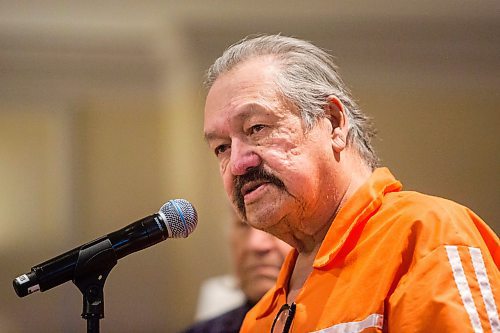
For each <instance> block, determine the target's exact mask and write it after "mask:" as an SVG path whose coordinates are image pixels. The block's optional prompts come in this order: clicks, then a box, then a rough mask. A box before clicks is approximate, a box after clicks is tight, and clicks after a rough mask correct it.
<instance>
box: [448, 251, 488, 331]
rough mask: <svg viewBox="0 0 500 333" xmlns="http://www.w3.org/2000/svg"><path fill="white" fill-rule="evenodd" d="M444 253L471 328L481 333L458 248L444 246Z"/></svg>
mask: <svg viewBox="0 0 500 333" xmlns="http://www.w3.org/2000/svg"><path fill="white" fill-rule="evenodd" d="M445 248H446V253H447V254H448V260H449V261H450V265H451V269H452V271H453V278H454V279H455V283H456V285H457V288H458V292H459V293H460V297H461V298H462V302H463V303H464V307H465V310H466V311H467V314H468V315H469V319H470V322H471V324H472V328H473V329H474V332H476V333H482V332H483V328H482V327H481V321H480V320H479V314H478V313H477V309H476V305H475V304H474V299H473V298H472V293H471V291H470V288H469V284H468V283H467V278H466V277H465V272H464V268H463V266H462V261H461V260H460V254H459V253H458V247H457V246H454V245H446V246H445Z"/></svg>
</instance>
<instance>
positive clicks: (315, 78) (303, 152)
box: [204, 35, 500, 333]
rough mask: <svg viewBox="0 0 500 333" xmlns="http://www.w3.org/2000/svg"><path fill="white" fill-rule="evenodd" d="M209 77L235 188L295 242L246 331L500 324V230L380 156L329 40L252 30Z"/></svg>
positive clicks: (257, 221) (498, 327) (209, 114)
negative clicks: (408, 180)
mask: <svg viewBox="0 0 500 333" xmlns="http://www.w3.org/2000/svg"><path fill="white" fill-rule="evenodd" d="M206 84H207V86H208V89H209V91H208V95H207V98H206V103H205V121H204V131H205V138H206V140H207V142H208V145H209V147H210V149H211V150H212V151H213V152H214V154H215V155H216V156H217V159H218V162H219V168H220V174H221V177H222V181H223V185H224V189H225V191H226V193H227V195H228V198H229V199H230V200H231V202H232V204H233V206H234V208H235V209H236V210H237V212H238V214H239V215H240V217H241V219H242V220H243V221H245V222H247V223H248V224H250V225H251V226H253V227H255V228H257V229H260V230H264V231H267V232H269V233H271V234H273V235H275V236H276V237H278V238H280V239H282V240H284V241H286V242H287V243H288V244H290V245H291V246H293V247H294V250H293V251H291V252H290V254H289V255H288V256H287V258H286V259H285V262H284V263H283V266H282V270H281V272H280V275H279V276H278V279H277V282H276V285H275V286H274V287H273V288H272V289H271V290H270V291H269V292H268V293H266V294H265V295H264V297H263V298H262V299H261V300H260V301H259V302H258V303H257V304H256V305H255V306H254V307H253V308H252V309H251V310H250V311H249V312H248V313H247V315H246V317H245V320H244V322H243V324H242V328H241V332H243V333H246V332H271V333H282V332H296V333H304V332H325V333H326V332H328V333H334V332H344V333H350V332H499V331H500V323H499V317H498V303H497V302H498V299H499V298H500V273H499V270H498V265H499V264H500V250H499V240H498V236H497V235H496V234H495V233H494V232H493V231H492V230H491V228H489V226H488V225H487V224H486V223H485V222H484V221H482V220H481V218H480V217H478V216H477V215H476V214H475V213H474V212H472V211H471V210H470V209H468V208H467V207H464V206H462V205H459V204H457V203H455V202H452V201H449V200H446V199H443V198H438V197H434V196H429V195H425V194H421V193H418V192H414V191H403V190H402V185H401V183H400V182H399V181H398V180H396V178H395V177H394V176H393V175H392V173H391V172H390V171H389V169H388V168H386V167H379V161H378V158H377V156H376V154H375V152H374V149H373V147H372V144H371V139H372V137H373V136H374V129H373V126H372V124H371V121H370V119H369V118H368V117H367V116H366V115H365V114H364V113H363V112H362V111H361V110H360V108H359V107H358V105H357V103H356V101H355V100H354V99H353V98H352V96H351V94H350V92H349V90H348V88H347V87H346V86H345V84H344V83H343V81H342V79H341V78H340V76H339V74H338V69H337V67H336V65H335V64H334V63H333V60H332V57H331V56H330V55H329V54H328V53H326V52H325V51H323V50H321V49H320V48H318V47H316V46H314V45H313V44H311V43H309V42H306V41H303V40H299V39H296V38H290V37H285V36H280V35H277V36H259V37H254V38H248V39H245V40H243V41H240V42H238V43H236V44H234V45H233V46H231V47H230V48H229V49H227V50H226V51H225V52H224V54H223V55H222V56H221V57H220V58H219V59H217V60H216V61H215V63H214V64H213V65H212V66H211V68H210V69H209V71H208V75H207V81H206ZM422 102H423V103H422V107H425V101H422ZM408 149H411V147H409V148H408Z"/></svg>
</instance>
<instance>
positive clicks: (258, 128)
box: [250, 124, 265, 134]
mask: <svg viewBox="0 0 500 333" xmlns="http://www.w3.org/2000/svg"><path fill="white" fill-rule="evenodd" d="M264 127H265V126H264V125H260V124H259V125H253V126H252V127H250V133H251V134H255V133H258V132H260V131H262V130H263V129H264Z"/></svg>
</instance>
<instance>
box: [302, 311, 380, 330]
mask: <svg viewBox="0 0 500 333" xmlns="http://www.w3.org/2000/svg"><path fill="white" fill-rule="evenodd" d="M383 325H384V316H383V315H381V314H378V313H373V314H371V315H369V316H368V317H366V318H365V319H363V320H361V321H353V322H349V323H341V324H336V325H333V326H331V327H327V328H324V329H322V330H319V331H314V332H311V333H358V332H361V331H362V330H364V329H367V328H380V329H382V326H383Z"/></svg>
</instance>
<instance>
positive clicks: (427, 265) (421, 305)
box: [386, 245, 500, 333]
mask: <svg viewBox="0 0 500 333" xmlns="http://www.w3.org/2000/svg"><path fill="white" fill-rule="evenodd" d="M499 284H500V274H499V271H498V267H497V266H496V264H495V261H494V260H493V257H492V255H491V254H490V252H489V250H488V249H487V248H486V247H485V248H483V249H480V248H476V247H469V246H464V245H442V246H440V247H438V248H436V249H435V250H434V251H432V252H430V253H428V254H427V255H426V256H425V257H423V258H421V259H420V260H419V261H418V262H417V263H416V264H415V265H414V266H413V267H412V268H411V270H410V271H408V272H407V274H405V276H404V277H403V278H402V279H401V280H400V281H399V284H398V285H397V286H396V288H395V290H394V292H393V293H392V295H391V296H390V298H389V300H388V301H387V307H388V309H387V310H388V311H387V312H386V314H387V321H386V327H387V328H388V331H389V332H497V333H498V332H500V322H499V315H498V309H499V306H498V300H499V299H500V295H499V293H500V289H499V288H500V286H499Z"/></svg>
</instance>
